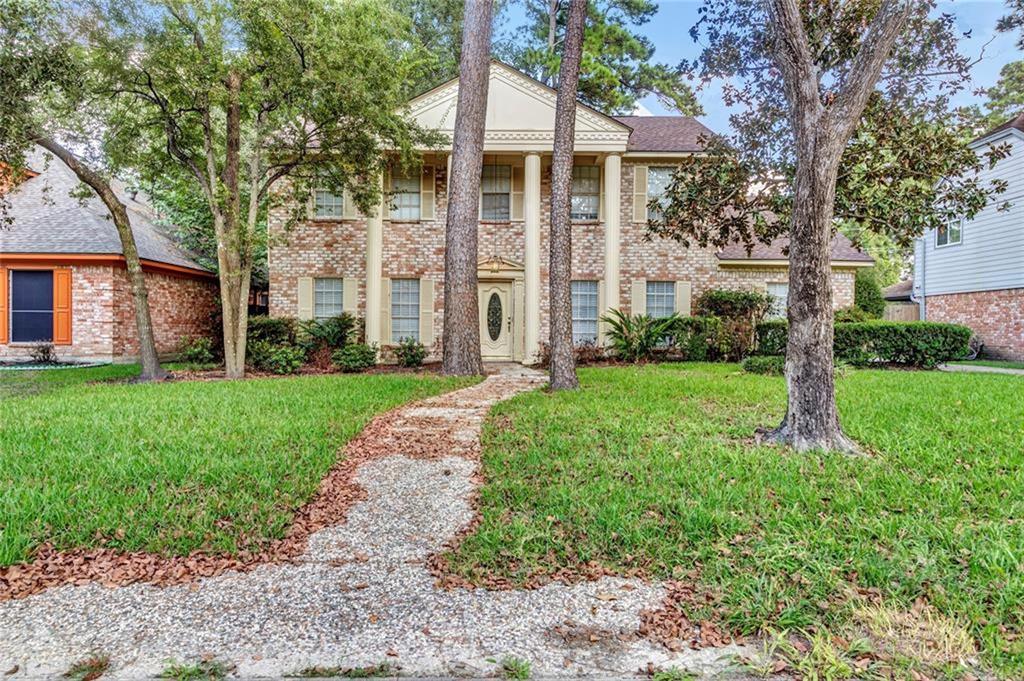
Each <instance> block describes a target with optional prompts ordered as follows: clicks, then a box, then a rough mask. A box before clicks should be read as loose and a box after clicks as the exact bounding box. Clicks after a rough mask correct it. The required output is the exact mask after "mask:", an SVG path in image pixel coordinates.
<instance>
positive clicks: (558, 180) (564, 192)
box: [548, 0, 587, 390]
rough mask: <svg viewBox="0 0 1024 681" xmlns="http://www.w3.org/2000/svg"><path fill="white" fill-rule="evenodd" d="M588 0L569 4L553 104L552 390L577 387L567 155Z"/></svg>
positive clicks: (569, 155) (569, 164) (569, 160)
mask: <svg viewBox="0 0 1024 681" xmlns="http://www.w3.org/2000/svg"><path fill="white" fill-rule="evenodd" d="M586 16H587V0H571V4H570V5H569V21H568V25H567V26H566V29H565V45H564V49H563V50H562V65H561V68H560V70H559V74H558V100H557V103H556V104H555V142H554V154H553V158H552V162H551V244H550V246H551V251H550V255H549V261H548V263H549V265H548V277H549V287H550V298H551V302H550V304H551V389H552V390H573V389H575V388H578V387H580V382H579V379H578V378H577V376H576V356H575V353H574V352H573V345H572V220H571V213H570V208H571V206H570V203H571V201H572V156H573V143H574V141H575V140H574V137H575V133H576V88H577V86H578V84H579V80H580V59H581V58H582V55H583V23H584V21H585V20H586Z"/></svg>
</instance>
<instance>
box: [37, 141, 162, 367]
mask: <svg viewBox="0 0 1024 681" xmlns="http://www.w3.org/2000/svg"><path fill="white" fill-rule="evenodd" d="M35 141H36V143H37V144H38V145H39V146H41V147H43V148H44V149H46V150H47V151H49V152H50V153H52V154H53V155H54V156H56V157H57V158H59V159H60V160H61V161H62V162H63V163H64V165H66V166H67V167H68V168H70V169H71V171H72V172H73V173H74V174H75V175H77V176H78V179H79V180H81V181H82V182H84V183H85V184H87V185H89V187H90V188H92V190H93V191H94V192H96V195H97V196H99V197H100V200H101V201H103V204H104V205H105V206H106V207H107V210H109V211H110V215H111V216H112V217H113V219H114V227H115V228H117V236H118V237H119V238H120V240H121V252H122V254H123V255H124V261H125V266H126V268H127V270H128V284H129V287H130V288H131V292H132V302H133V303H134V304H135V326H136V328H137V330H138V336H139V359H140V361H141V363H142V370H141V372H140V374H139V380H140V381H157V380H163V379H164V378H167V372H166V371H164V369H163V367H161V366H160V359H159V357H158V356H157V353H156V341H155V339H154V337H153V320H152V318H151V317H150V314H149V291H148V289H147V288H146V276H145V274H144V273H143V271H142V263H141V262H140V261H139V250H138V248H136V246H135V234H134V233H133V232H132V226H131V222H130V221H129V219H128V209H127V208H126V207H125V205H124V204H123V203H122V202H121V200H120V199H119V198H118V197H117V194H115V193H114V190H113V189H111V187H110V183H109V182H107V180H106V179H105V178H104V177H103V176H102V175H100V174H99V173H98V172H96V171H95V170H93V169H92V168H90V167H89V166H88V165H86V164H85V163H82V161H81V160H79V159H78V158H77V157H76V156H75V155H74V154H73V153H71V152H70V151H69V150H68V149H66V148H64V147H63V146H62V145H60V144H58V143H57V142H56V141H54V140H52V139H50V138H49V137H45V136H42V135H38V136H36V140H35Z"/></svg>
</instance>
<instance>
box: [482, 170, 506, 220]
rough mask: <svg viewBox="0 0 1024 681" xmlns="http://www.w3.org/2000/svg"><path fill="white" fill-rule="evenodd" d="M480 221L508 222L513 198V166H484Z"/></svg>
mask: <svg viewBox="0 0 1024 681" xmlns="http://www.w3.org/2000/svg"><path fill="white" fill-rule="evenodd" d="M480 195H481V197H480V219H482V220H508V219H509V207H510V206H511V197H512V166H493V165H491V166H484V169H483V175H482V176H481V178H480Z"/></svg>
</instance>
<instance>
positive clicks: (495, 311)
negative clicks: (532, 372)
mask: <svg viewBox="0 0 1024 681" xmlns="http://www.w3.org/2000/svg"><path fill="white" fill-rule="evenodd" d="M479 289H480V355H481V356H482V357H483V358H484V359H491V360H495V359H507V360H511V359H512V329H514V328H515V324H514V323H513V314H514V310H513V305H512V282H510V281H494V282H491V281H482V282H480V287H479Z"/></svg>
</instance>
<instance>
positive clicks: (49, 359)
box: [28, 343, 57, 364]
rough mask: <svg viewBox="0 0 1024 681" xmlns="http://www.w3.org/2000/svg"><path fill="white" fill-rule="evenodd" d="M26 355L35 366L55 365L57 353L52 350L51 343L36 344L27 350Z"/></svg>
mask: <svg viewBox="0 0 1024 681" xmlns="http://www.w3.org/2000/svg"><path fill="white" fill-rule="evenodd" d="M28 355H29V357H31V358H32V361H33V362H35V363H36V364H56V363H57V353H56V352H55V351H54V349H53V343H36V344H35V345H33V346H32V347H31V348H30V349H29V351H28Z"/></svg>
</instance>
